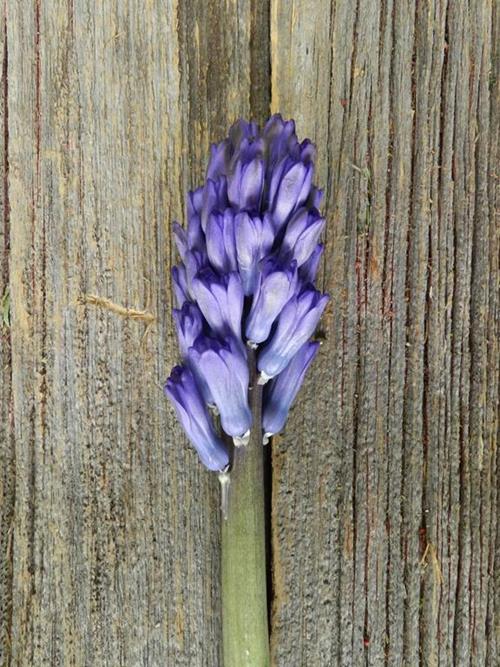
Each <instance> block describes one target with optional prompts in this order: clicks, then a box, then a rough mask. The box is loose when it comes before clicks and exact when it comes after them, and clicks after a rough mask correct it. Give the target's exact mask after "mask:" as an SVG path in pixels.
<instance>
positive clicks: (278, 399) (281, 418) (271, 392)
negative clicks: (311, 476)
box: [262, 342, 319, 438]
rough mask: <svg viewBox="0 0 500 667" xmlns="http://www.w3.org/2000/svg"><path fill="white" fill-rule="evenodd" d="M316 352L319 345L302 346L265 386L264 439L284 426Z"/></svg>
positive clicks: (307, 344) (306, 344)
mask: <svg viewBox="0 0 500 667" xmlns="http://www.w3.org/2000/svg"><path fill="white" fill-rule="evenodd" d="M318 350H319V343H313V342H311V343H309V342H308V343H305V344H304V345H302V347H301V348H300V349H299V351H298V352H297V353H296V354H295V356H294V357H293V358H292V360H291V361H290V363H289V364H288V366H287V367H286V368H285V370H283V371H281V373H280V374H279V375H277V376H276V377H275V378H274V379H273V380H271V382H269V383H268V384H267V385H266V388H265V390H264V410H263V415H262V427H263V430H264V438H269V437H270V436H272V435H274V434H275V433H279V432H280V431H281V429H282V428H283V426H284V425H285V422H286V420H287V418H288V412H289V410H290V407H291V405H292V403H293V401H294V399H295V397H296V396H297V393H298V391H299V389H300V387H301V385H302V382H303V381H304V377H305V375H306V371H307V369H308V368H309V366H310V364H311V362H312V360H313V359H314V357H315V356H316V354H317V352H318Z"/></svg>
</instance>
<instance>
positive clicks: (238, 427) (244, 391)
mask: <svg viewBox="0 0 500 667" xmlns="http://www.w3.org/2000/svg"><path fill="white" fill-rule="evenodd" d="M188 358H189V360H190V362H191V363H192V364H193V366H194V367H195V368H196V369H197V370H198V372H199V374H200V375H201V376H202V377H203V378H204V380H205V381H206V383H207V385H208V387H209V389H210V393H211V395H212V396H213V400H214V403H215V405H216V406H217V408H218V410H219V413H220V419H221V425H222V428H223V429H224V431H225V432H226V433H227V434H228V435H231V436H233V437H235V438H242V437H244V436H245V435H246V434H247V432H248V431H249V430H250V426H251V425H252V414H251V412H250V408H249V406H248V381H249V372H248V365H247V359H246V356H245V354H244V347H243V346H241V345H240V344H239V343H238V342H237V341H236V340H234V339H233V338H231V337H228V338H227V340H226V341H225V342H224V343H220V342H219V341H216V340H213V339H209V338H203V337H201V338H198V340H197V341H196V342H195V344H194V346H193V347H191V348H190V350H189V353H188Z"/></svg>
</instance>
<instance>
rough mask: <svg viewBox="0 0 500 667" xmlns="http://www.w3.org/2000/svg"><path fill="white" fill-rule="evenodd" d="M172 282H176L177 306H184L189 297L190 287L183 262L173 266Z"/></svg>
mask: <svg viewBox="0 0 500 667" xmlns="http://www.w3.org/2000/svg"><path fill="white" fill-rule="evenodd" d="M172 282H173V284H174V294H175V300H176V301H177V307H178V308H182V306H183V304H184V303H185V302H186V301H188V299H189V289H188V284H187V276H186V268H185V266H183V265H182V264H179V266H174V267H172Z"/></svg>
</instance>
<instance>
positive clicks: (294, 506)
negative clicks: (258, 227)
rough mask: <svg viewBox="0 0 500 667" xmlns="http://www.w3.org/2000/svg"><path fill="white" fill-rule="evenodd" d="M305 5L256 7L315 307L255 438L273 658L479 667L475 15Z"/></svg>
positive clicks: (484, 376)
mask: <svg viewBox="0 0 500 667" xmlns="http://www.w3.org/2000/svg"><path fill="white" fill-rule="evenodd" d="M315 7H316V8H317V9H315V12H314V13H312V12H311V5H310V3H309V2H307V1H304V2H300V1H299V2H293V3H280V2H278V1H275V2H274V3H273V4H272V16H271V44H272V51H271V53H272V62H271V71H272V106H273V109H280V110H281V111H282V112H283V113H284V114H285V115H289V114H293V115H294V116H295V118H296V119H297V123H298V127H299V129H300V131H301V133H305V134H306V135H308V136H313V137H314V138H315V140H316V142H317V144H318V147H319V155H320V160H321V164H320V169H319V174H320V176H319V181H320V182H322V183H324V184H325V185H326V200H327V216H328V219H329V226H328V230H327V252H326V257H325V262H324V271H323V276H324V285H325V287H326V288H327V289H328V290H329V291H330V292H331V295H332V310H331V314H330V317H329V319H328V320H327V321H326V322H325V324H324V329H325V334H326V339H325V344H324V346H323V351H322V356H320V358H319V360H318V362H317V364H316V367H315V370H314V372H313V373H312V374H311V376H310V378H309V383H308V385H307V389H306V391H304V392H303V393H302V400H301V407H300V410H296V411H295V413H294V417H293V419H292V421H291V423H290V425H289V427H288V429H287V431H286V433H285V434H284V435H283V437H281V438H279V439H278V440H277V442H275V443H274V446H273V464H274V476H273V535H274V540H273V545H274V566H275V600H274V616H273V629H274V642H273V643H274V646H273V648H274V655H275V658H276V663H277V664H279V665H336V664H339V665H346V666H348V665H365V664H367V665H383V664H388V665H401V664H404V665H418V664H423V665H469V664H472V665H496V664H498V661H499V660H500V656H499V645H498V644H499V636H498V613H499V607H498V590H497V592H496V595H497V597H495V588H494V573H495V566H496V576H497V578H498V560H497V561H496V563H495V540H496V536H497V522H498V513H497V510H498V506H497V488H498V487H497V484H498V478H497V449H496V428H497V421H496V416H497V415H496V409H497V397H498V393H497V392H498V377H497V372H498V340H497V338H496V336H497V332H496V330H495V316H496V315H497V308H498V293H497V291H496V283H495V281H496V279H497V278H498V265H497V256H498V240H497V237H496V230H495V226H494V225H495V218H494V208H495V197H496V195H497V189H496V188H497V184H496V180H495V178H496V175H497V169H498V154H497V147H498V144H497V139H498V134H497V133H498V107H497V106H496V103H497V95H498V82H497V78H496V77H497V74H496V73H495V72H494V71H493V70H492V63H493V58H492V55H493V54H492V48H493V44H494V40H493V35H492V19H493V17H492V10H493V8H492V3H490V2H487V1H486V2H485V1H483V0H479V1H477V2H470V3H468V2H460V1H459V2H448V3H447V2H439V1H437V2H433V1H424V2H418V3H413V2H406V1H403V2H396V1H394V2H392V1H391V0H388V1H387V2H383V3H377V2H371V1H368V0H366V1H365V0H359V2H347V1H346V2H333V3H330V2H328V1H324V2H320V3H317V4H316V6H315ZM497 43H498V40H497ZM297 73H300V75H299V76H298V77H297ZM495 600H496V603H495ZM495 620H496V624H497V625H496V627H497V634H495Z"/></svg>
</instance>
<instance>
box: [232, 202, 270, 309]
mask: <svg viewBox="0 0 500 667" xmlns="http://www.w3.org/2000/svg"><path fill="white" fill-rule="evenodd" d="M234 225H235V237H236V256H237V261H238V269H239V272H240V276H241V282H242V284H243V291H244V293H245V295H246V296H250V295H252V294H253V293H254V292H255V290H256V288H257V280H258V275H259V270H258V264H259V262H260V260H261V259H262V258H263V257H264V256H265V255H266V254H267V253H268V252H270V250H271V247H272V245H273V241H274V230H273V226H272V224H271V220H270V216H269V215H265V216H264V219H263V220H262V219H261V218H259V217H257V216H252V217H251V216H250V215H249V214H248V213H238V215H237V216H236V217H235V219H234Z"/></svg>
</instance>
